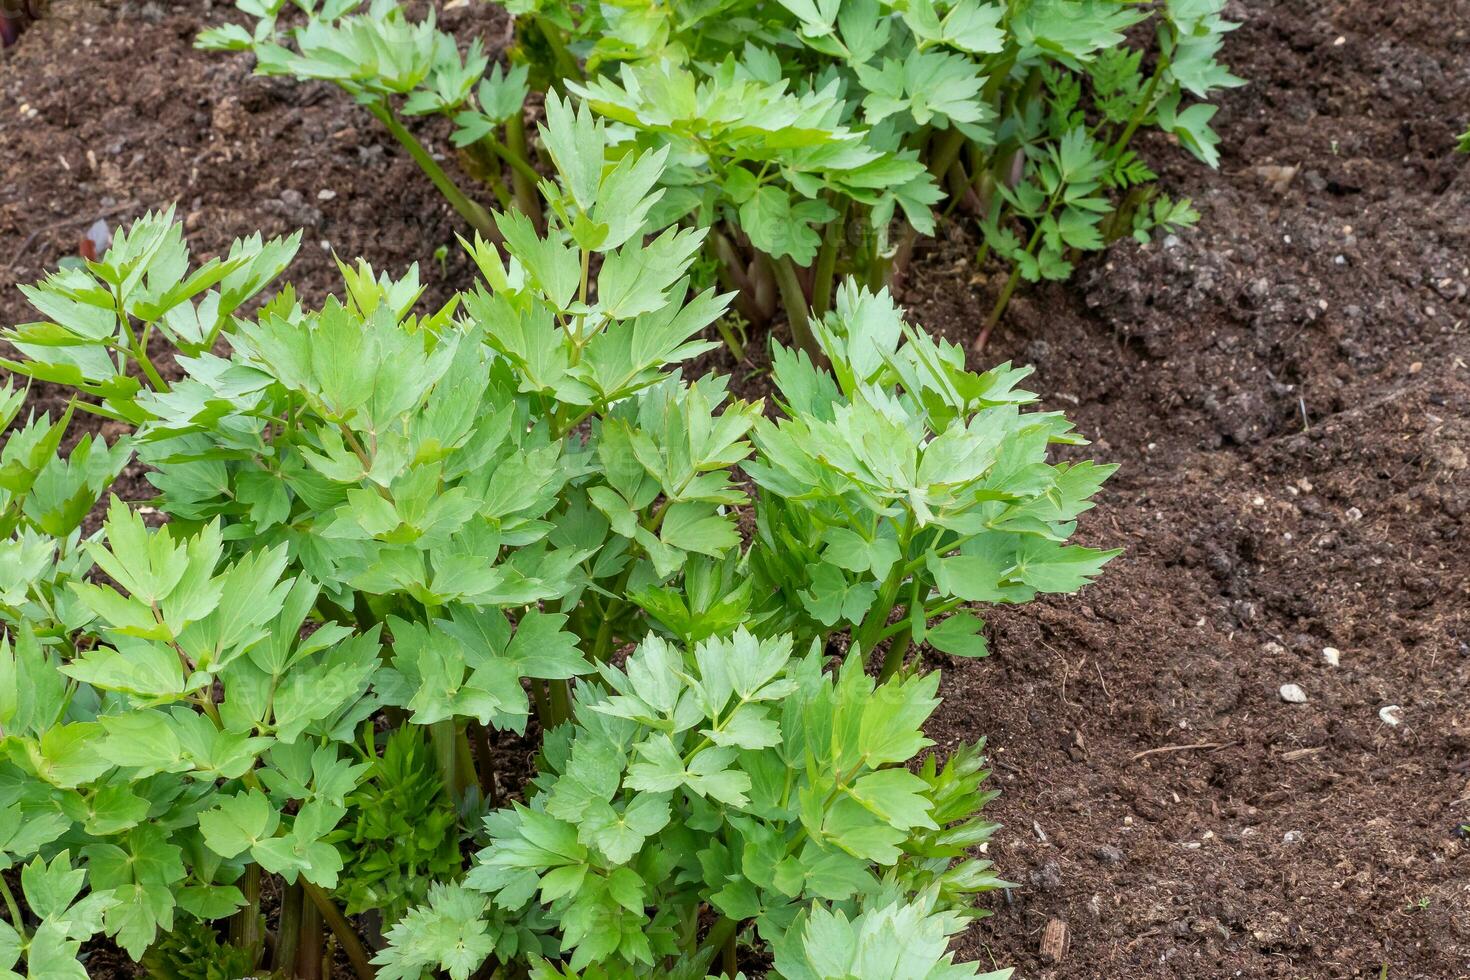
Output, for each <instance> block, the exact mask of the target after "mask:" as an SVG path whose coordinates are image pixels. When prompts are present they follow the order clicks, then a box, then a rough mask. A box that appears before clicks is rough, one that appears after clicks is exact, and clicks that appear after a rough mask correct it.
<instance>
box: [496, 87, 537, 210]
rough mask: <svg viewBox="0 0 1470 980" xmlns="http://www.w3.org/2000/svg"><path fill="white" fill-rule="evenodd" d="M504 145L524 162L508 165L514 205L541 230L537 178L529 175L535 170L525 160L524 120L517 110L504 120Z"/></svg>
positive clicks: (506, 158) (507, 159) (507, 158)
mask: <svg viewBox="0 0 1470 980" xmlns="http://www.w3.org/2000/svg"><path fill="white" fill-rule="evenodd" d="M505 145H506V146H507V147H508V148H509V150H510V153H511V155H513V156H515V157H518V158H519V159H520V162H521V163H523V164H525V167H524V169H523V168H521V167H518V166H516V165H515V164H514V163H512V164H511V165H510V168H511V169H510V182H511V186H512V187H514V188H515V194H516V206H517V207H519V208H520V209H521V213H522V214H524V215H525V216H526V217H528V218H530V219H531V223H532V224H533V225H535V226H536V230H537V231H538V232H539V231H543V230H544V229H545V224H544V220H543V218H542V214H541V198H540V197H539V196H537V193H536V184H537V180H536V178H534V177H532V176H531V174H534V173H535V172H536V171H535V170H532V169H531V165H530V164H529V163H527V162H526V161H527V160H528V159H529V157H528V155H527V152H526V120H525V118H524V117H523V116H522V115H521V114H520V113H519V112H513V113H511V116H510V118H509V119H507V120H506V121H505ZM502 159H504V160H506V161H507V162H509V160H510V157H502ZM527 170H529V171H530V174H528V173H527V172H526V171H527Z"/></svg>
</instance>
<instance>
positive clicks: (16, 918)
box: [0, 876, 30, 939]
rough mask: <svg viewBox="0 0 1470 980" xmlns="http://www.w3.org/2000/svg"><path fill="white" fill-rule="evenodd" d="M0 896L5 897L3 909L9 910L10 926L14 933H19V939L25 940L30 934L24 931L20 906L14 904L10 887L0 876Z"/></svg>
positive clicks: (24, 926)
mask: <svg viewBox="0 0 1470 980" xmlns="http://www.w3.org/2000/svg"><path fill="white" fill-rule="evenodd" d="M0 895H4V896H5V907H6V908H7V909H9V910H10V925H11V928H13V929H14V930H15V931H16V932H18V933H20V938H21V939H27V938H29V936H30V933H29V932H28V931H27V930H26V920H25V919H23V918H21V914H20V906H19V905H18V904H16V901H15V896H14V895H13V894H11V892H10V886H9V885H8V884H6V883H5V878H4V877H3V876H0Z"/></svg>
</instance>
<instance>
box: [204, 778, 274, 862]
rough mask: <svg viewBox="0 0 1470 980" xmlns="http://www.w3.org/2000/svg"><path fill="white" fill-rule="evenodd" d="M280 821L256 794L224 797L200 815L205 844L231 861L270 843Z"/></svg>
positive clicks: (261, 797) (250, 791) (260, 796)
mask: <svg viewBox="0 0 1470 980" xmlns="http://www.w3.org/2000/svg"><path fill="white" fill-rule="evenodd" d="M280 822H281V817H280V814H279V813H277V812H276V810H275V808H274V807H272V806H271V801H270V798H269V797H267V796H266V795H265V794H264V793H262V792H260V791H259V790H249V791H247V792H245V793H241V794H237V795H235V796H227V797H223V798H221V799H220V800H219V802H218V803H216V804H215V806H214V807H213V809H210V810H206V811H205V812H203V813H201V814H199V830H200V832H201V833H202V834H203V835H204V843H206V844H208V845H209V849H210V850H212V851H214V853H216V854H218V855H219V856H220V857H224V858H232V857H235V856H237V855H239V854H242V853H244V852H245V851H247V850H249V849H250V848H252V847H254V846H255V845H256V844H259V843H261V842H263V841H266V840H268V839H270V838H271V837H272V836H274V834H275V832H276V827H277V826H279V825H280Z"/></svg>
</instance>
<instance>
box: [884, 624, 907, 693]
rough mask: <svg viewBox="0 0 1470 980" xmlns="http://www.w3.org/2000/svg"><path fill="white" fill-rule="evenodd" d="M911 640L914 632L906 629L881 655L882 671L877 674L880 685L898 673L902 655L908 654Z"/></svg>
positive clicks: (901, 663)
mask: <svg viewBox="0 0 1470 980" xmlns="http://www.w3.org/2000/svg"><path fill="white" fill-rule="evenodd" d="M913 640H914V631H913V630H912V629H908V630H905V631H903V632H902V633H899V634H898V636H897V637H896V638H895V639H894V641H893V642H892V643H890V644H888V652H887V653H885V654H884V655H883V669H882V670H881V671H880V672H879V673H878V683H880V684H881V683H883V682H884V681H886V680H888V678H890V677H892V676H893V675H894V674H896V673H898V668H900V667H902V666H903V657H904V654H906V653H908V650H909V646H910V644H912V643H913Z"/></svg>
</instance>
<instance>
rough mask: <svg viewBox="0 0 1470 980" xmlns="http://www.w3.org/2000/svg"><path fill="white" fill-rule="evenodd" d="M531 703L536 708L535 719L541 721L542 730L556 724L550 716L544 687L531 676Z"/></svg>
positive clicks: (548, 729)
mask: <svg viewBox="0 0 1470 980" xmlns="http://www.w3.org/2000/svg"><path fill="white" fill-rule="evenodd" d="M529 686H530V688H531V705H532V706H533V707H534V708H535V709H536V720H537V721H538V722H540V723H541V728H542V730H543V731H550V730H551V729H552V728H555V727H556V725H555V723H554V722H553V720H552V717H551V702H550V701H549V700H547V697H546V688H545V687H544V686H542V684H541V682H540V681H539V680H537V679H536V678H534V677H533V678H531V681H530V685H529Z"/></svg>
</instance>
